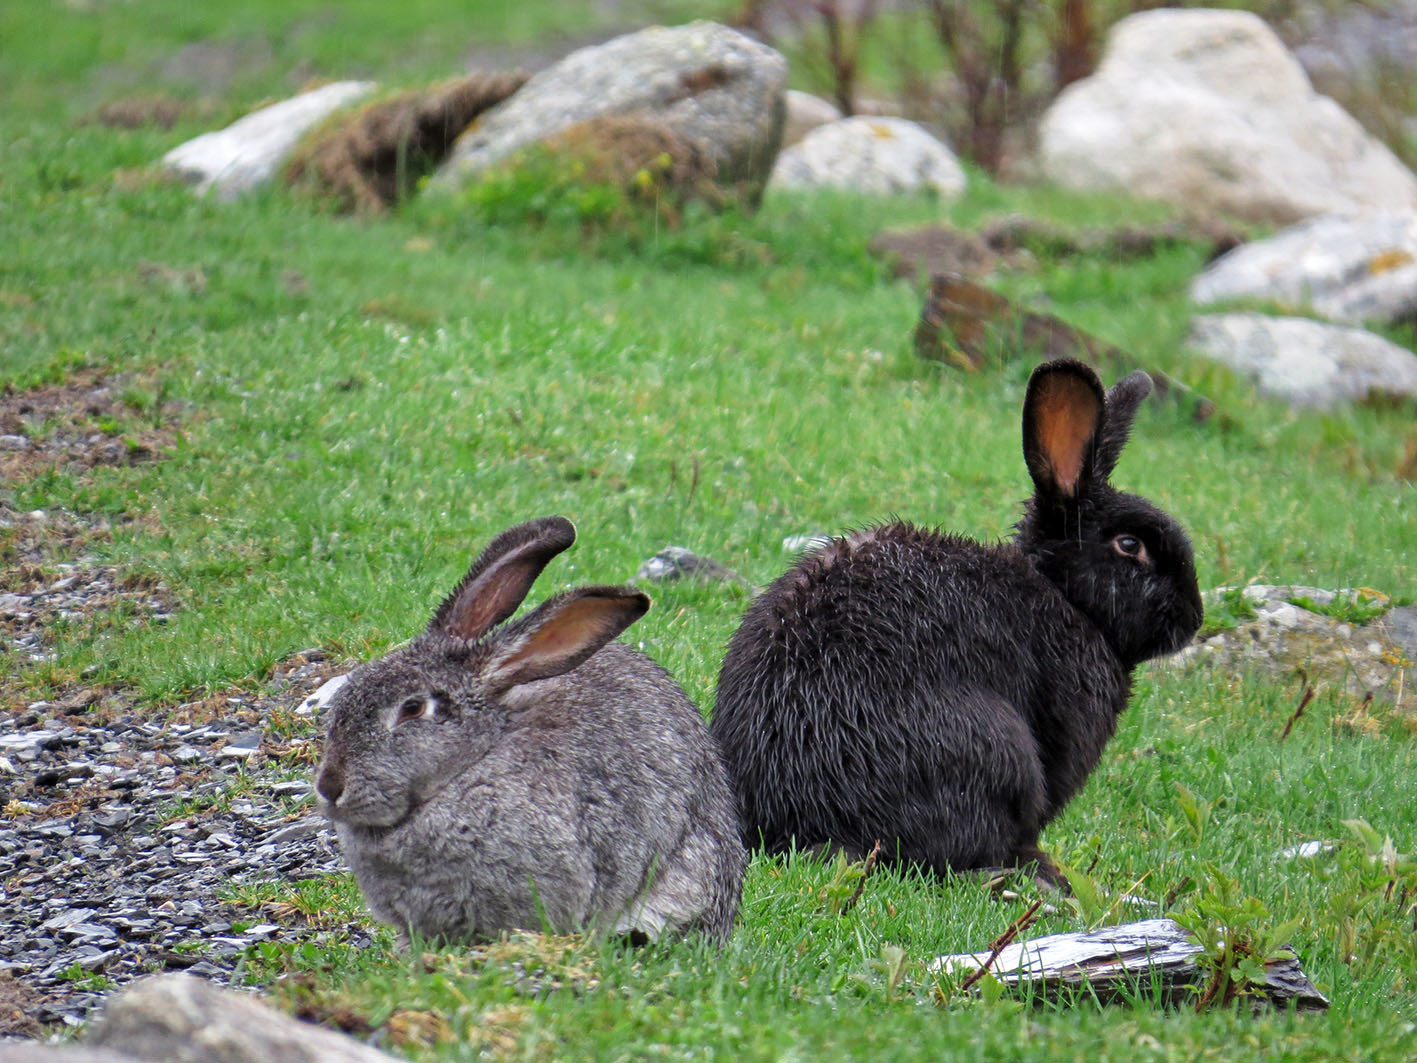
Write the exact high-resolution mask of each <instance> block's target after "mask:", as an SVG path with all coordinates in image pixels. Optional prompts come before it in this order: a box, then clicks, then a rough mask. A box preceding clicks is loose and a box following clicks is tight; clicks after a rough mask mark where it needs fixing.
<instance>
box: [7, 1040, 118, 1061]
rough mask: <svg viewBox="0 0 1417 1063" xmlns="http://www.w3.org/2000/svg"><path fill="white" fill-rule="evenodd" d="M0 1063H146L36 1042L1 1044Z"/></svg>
mask: <svg viewBox="0 0 1417 1063" xmlns="http://www.w3.org/2000/svg"><path fill="white" fill-rule="evenodd" d="M0 1063H146V1061H144V1060H139V1059H138V1058H137V1057H136V1056H130V1055H127V1054H125V1053H123V1052H114V1051H110V1050H109V1049H106V1048H90V1047H87V1046H85V1045H42V1044H39V1043H37V1042H34V1041H16V1042H12V1043H5V1044H0Z"/></svg>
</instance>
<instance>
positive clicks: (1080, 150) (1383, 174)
mask: <svg viewBox="0 0 1417 1063" xmlns="http://www.w3.org/2000/svg"><path fill="white" fill-rule="evenodd" d="M1039 135H1040V143H1039V154H1040V162H1041V164H1042V168H1043V172H1044V173H1045V175H1046V176H1048V177H1049V178H1050V179H1052V180H1054V181H1056V182H1058V183H1059V184H1063V185H1066V186H1068V187H1071V188H1078V189H1095V190H1115V191H1123V192H1126V193H1128V194H1131V195H1136V196H1143V197H1149V198H1155V199H1163V200H1169V201H1171V202H1174V203H1179V204H1182V205H1184V206H1186V207H1188V208H1191V209H1192V210H1197V209H1201V210H1207V209H1208V210H1211V211H1219V212H1226V213H1232V214H1236V215H1240V216H1243V217H1246V218H1252V219H1257V220H1267V221H1276V222H1291V221H1296V220H1298V219H1301V218H1306V217H1309V216H1312V215H1316V214H1352V213H1356V212H1361V211H1365V210H1374V209H1385V210H1403V209H1413V208H1417V176H1414V175H1413V174H1412V172H1411V171H1410V170H1408V169H1407V168H1406V167H1404V166H1403V165H1402V164H1401V163H1400V162H1399V161H1398V160H1397V158H1396V156H1394V155H1393V154H1392V152H1391V151H1389V150H1388V149H1387V148H1386V147H1385V146H1384V145H1383V144H1382V143H1380V142H1379V141H1378V140H1377V139H1375V138H1374V137H1372V136H1370V135H1369V134H1368V133H1367V132H1365V131H1364V129H1363V128H1362V126H1360V125H1359V124H1358V123H1357V122H1356V121H1355V120H1354V119H1353V118H1352V116H1350V115H1349V114H1348V113H1347V112H1346V111H1344V110H1343V108H1341V107H1340V106H1339V105H1338V104H1336V103H1335V102H1334V101H1333V100H1331V99H1329V98H1328V97H1326V96H1320V95H1318V94H1317V93H1315V92H1314V90H1313V87H1312V86H1311V85H1310V83H1309V79H1308V77H1307V76H1306V75H1305V73H1304V71H1303V70H1302V69H1301V68H1300V66H1299V64H1298V62H1297V61H1296V60H1295V59H1294V57H1293V56H1292V55H1291V54H1290V53H1289V52H1288V50H1286V49H1285V47H1284V45H1283V44H1282V43H1281V42H1280V40H1279V38H1278V37H1277V36H1275V34H1274V32H1273V31H1272V30H1271V29H1270V28H1269V27H1268V26H1267V25H1266V24H1265V23H1264V21H1263V20H1261V19H1260V18H1259V17H1258V16H1257V15H1254V14H1251V13H1249V12H1245V11H1214V10H1206V9H1188V10H1174V9H1164V10H1155V11H1147V12H1143V13H1141V14H1137V15H1132V16H1130V17H1129V18H1125V19H1123V20H1122V21H1120V22H1118V23H1117V24H1116V25H1115V26H1114V27H1113V28H1112V31H1111V33H1110V34H1109V35H1108V38H1107V47H1106V51H1105V53H1104V55H1103V58H1102V63H1101V65H1100V66H1099V67H1098V69H1097V73H1096V74H1094V75H1093V76H1092V77H1089V78H1084V79H1083V80H1081V81H1078V82H1075V83H1074V84H1072V85H1070V86H1068V88H1066V89H1064V90H1063V92H1062V93H1061V94H1060V95H1059V97H1058V99H1057V100H1056V101H1054V103H1053V105H1052V107H1050V108H1049V109H1048V112H1047V113H1046V114H1045V115H1044V117H1043V121H1042V124H1041V127H1040V131H1039Z"/></svg>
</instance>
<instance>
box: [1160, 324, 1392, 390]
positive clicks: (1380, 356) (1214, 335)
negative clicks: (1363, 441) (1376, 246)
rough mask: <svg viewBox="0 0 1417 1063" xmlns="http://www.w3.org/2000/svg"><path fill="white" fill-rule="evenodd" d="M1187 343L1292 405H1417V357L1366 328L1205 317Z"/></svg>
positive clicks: (1193, 329)
mask: <svg viewBox="0 0 1417 1063" xmlns="http://www.w3.org/2000/svg"><path fill="white" fill-rule="evenodd" d="M1187 343H1188V344H1189V346H1190V347H1191V348H1192V349H1193V350H1194V351H1195V352H1196V353H1198V354H1200V355H1202V356H1203V357H1206V358H1209V359H1211V360H1212V361H1215V362H1219V363H1221V364H1222V365H1226V366H1228V367H1229V368H1231V369H1232V370H1234V371H1235V372H1237V373H1239V374H1240V375H1242V376H1244V377H1247V378H1249V379H1250V380H1252V381H1254V384H1255V386H1256V387H1257V388H1258V389H1259V390H1260V392H1261V393H1262V394H1265V395H1268V396H1270V397H1271V398H1276V399H1280V400H1282V401H1284V402H1287V403H1289V405H1291V406H1316V407H1321V408H1326V407H1331V406H1337V405H1340V404H1342V403H1345V402H1362V401H1364V400H1367V399H1371V398H1386V399H1393V398H1396V399H1412V398H1417V355H1414V354H1413V353H1412V352H1411V351H1409V350H1407V349H1406V348H1405V347H1399V346H1398V345H1397V344H1395V343H1391V342H1389V341H1388V340H1385V339H1383V338H1382V337H1381V336H1377V335H1374V334H1373V333H1371V332H1367V331H1365V330H1363V329H1357V328H1348V327H1347V326H1343V325H1326V324H1324V323H1323V322H1322V321H1311V320H1309V319H1308V318H1302V317H1269V316H1268V315H1265V314H1251V313H1235V314H1203V315H1201V316H1199V317H1197V318H1195V319H1194V320H1193V321H1192V322H1191V331H1190V335H1189V336H1188V337H1187Z"/></svg>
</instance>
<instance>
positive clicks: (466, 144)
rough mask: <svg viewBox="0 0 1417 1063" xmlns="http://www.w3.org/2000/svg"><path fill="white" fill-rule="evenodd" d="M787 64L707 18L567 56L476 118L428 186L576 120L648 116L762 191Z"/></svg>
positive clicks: (469, 173)
mask: <svg viewBox="0 0 1417 1063" xmlns="http://www.w3.org/2000/svg"><path fill="white" fill-rule="evenodd" d="M786 83H787V61H786V60H785V59H783V57H782V56H781V55H779V54H778V53H777V52H775V51H773V50H772V49H771V48H769V47H767V46H766V45H763V44H759V43H758V42H757V41H754V40H752V39H751V38H749V37H745V36H744V35H743V34H741V33H739V32H737V31H736V30H731V29H728V28H727V27H725V26H720V25H718V24H716V23H713V22H694V23H691V24H689V25H687V26H676V27H673V28H665V27H662V26H654V27H651V28H649V29H646V30H641V31H640V32H638V33H632V34H628V35H626V36H623V37H617V38H615V39H614V40H611V41H607V42H606V43H605V44H601V45H596V46H594V47H590V48H582V49H580V50H579V51H575V52H572V53H571V54H570V55H568V56H567V57H566V58H565V59H563V60H562V61H561V62H559V63H557V64H556V65H555V66H553V67H550V68H549V69H547V70H543V71H542V72H541V73H539V74H537V75H536V76H535V77H533V78H532V79H531V80H530V81H528V82H527V83H526V84H525V85H524V86H523V87H522V88H521V89H520V90H518V91H517V93H516V94H515V95H513V96H512V97H511V98H510V99H508V100H507V101H505V102H504V103H502V104H499V105H498V106H497V107H494V108H492V109H491V110H490V111H488V112H486V113H485V114H484V115H482V117H481V118H479V119H478V120H477V121H476V122H475V123H473V125H472V126H471V127H470V128H469V129H468V130H467V131H466V132H464V133H463V134H462V136H460V137H459V138H458V139H457V141H456V142H455V143H454V144H453V150H452V152H451V154H450V155H449V157H448V159H447V160H446V161H445V162H444V163H443V165H442V166H441V167H440V168H439V170H438V172H437V173H436V174H435V176H434V179H433V184H434V185H441V186H443V187H445V188H447V187H454V186H456V185H458V184H461V183H463V182H465V181H466V180H468V179H469V178H471V177H473V176H475V175H476V174H478V173H479V172H481V171H482V170H483V169H485V168H486V167H487V166H489V165H491V164H493V163H495V162H497V161H499V160H501V159H505V158H507V157H508V156H509V155H511V154H513V153H514V152H516V151H518V150H520V149H521V148H524V147H526V146H528V145H530V144H533V143H536V142H537V141H540V140H544V139H546V138H547V137H550V136H553V135H555V134H556V133H559V132H561V131H563V130H565V129H567V128H568V127H570V126H572V125H575V124H576V123H578V122H583V121H586V120H588V119H591V118H599V117H605V116H612V115H629V114H647V115H650V116H652V117H653V118H654V119H656V121H658V122H660V123H661V124H663V125H665V126H667V127H668V128H669V129H671V130H672V131H673V132H674V133H676V134H678V135H679V136H682V137H685V138H686V139H689V140H693V141H697V142H698V143H699V144H701V145H702V146H703V147H704V148H705V149H706V151H707V153H708V155H709V156H710V157H711V158H712V159H713V160H714V162H715V163H716V164H717V167H718V179H719V181H721V182H722V183H724V184H736V183H742V184H744V185H745V186H748V187H749V188H750V189H754V188H755V189H757V190H761V188H762V186H763V184H764V183H765V182H766V180H767V176H768V173H769V172H770V171H771V169H772V164H773V160H774V159H775V158H776V157H777V151H778V147H779V145H780V144H781V141H782V126H783V113H784V104H783V91H784V89H785V87H786Z"/></svg>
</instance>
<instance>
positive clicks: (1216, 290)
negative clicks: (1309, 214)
mask: <svg viewBox="0 0 1417 1063" xmlns="http://www.w3.org/2000/svg"><path fill="white" fill-rule="evenodd" d="M1241 299H1250V300H1265V301H1268V302H1271V303H1274V304H1276V305H1277V306H1278V307H1279V308H1280V309H1281V310H1301V309H1306V310H1311V311H1313V312H1314V313H1316V314H1318V315H1319V316H1321V317H1325V318H1328V319H1329V320H1330V321H1337V322H1341V323H1344V324H1349V325H1357V324H1361V323H1362V322H1364V321H1379V322H1384V323H1393V322H1398V321H1404V320H1410V319H1412V318H1414V317H1417V211H1405V212H1397V213H1395V212H1385V213H1380V214H1369V215H1363V216H1360V217H1331V216H1326V217H1321V218H1314V219H1311V220H1309V221H1305V222H1301V223H1300V224H1298V225H1293V226H1291V227H1289V228H1287V229H1284V230H1282V231H1281V232H1278V233H1276V234H1275V235H1273V236H1271V237H1269V238H1267V239H1264V240H1256V241H1254V242H1252V243H1248V244H1244V245H1242V246H1240V247H1237V248H1235V249H1234V250H1233V251H1230V252H1228V253H1226V254H1224V255H1222V256H1220V257H1219V258H1218V259H1216V260H1215V261H1214V262H1212V263H1211V264H1210V265H1209V266H1207V267H1206V268H1205V270H1204V271H1203V272H1202V273H1201V274H1200V276H1198V277H1197V278H1196V279H1195V280H1194V281H1193V282H1192V283H1191V301H1192V302H1195V303H1198V304H1200V305H1207V304H1211V303H1219V302H1226V301H1236V300H1241Z"/></svg>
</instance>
